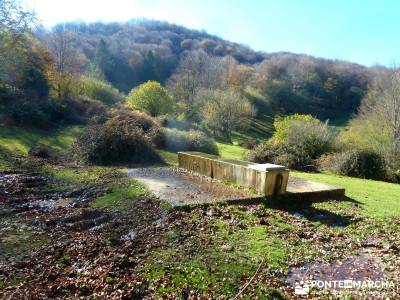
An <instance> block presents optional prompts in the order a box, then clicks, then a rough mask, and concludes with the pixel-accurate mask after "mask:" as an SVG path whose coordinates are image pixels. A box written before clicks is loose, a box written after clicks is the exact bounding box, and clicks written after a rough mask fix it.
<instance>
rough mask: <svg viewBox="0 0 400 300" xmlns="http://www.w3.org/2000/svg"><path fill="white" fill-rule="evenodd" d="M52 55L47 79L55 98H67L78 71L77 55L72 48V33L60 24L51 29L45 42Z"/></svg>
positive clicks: (71, 92)
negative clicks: (51, 64) (52, 59)
mask: <svg viewBox="0 0 400 300" xmlns="http://www.w3.org/2000/svg"><path fill="white" fill-rule="evenodd" d="M46 42H47V45H48V47H49V49H50V50H51V51H52V53H53V55H54V64H53V66H52V68H50V69H49V72H48V73H49V78H50V81H51V83H52V85H53V88H54V91H55V96H56V97H57V98H68V97H70V96H71V95H72V94H73V89H74V83H75V79H76V77H75V76H74V74H75V75H76V74H77V73H78V72H79V70H80V65H79V62H78V53H77V51H76V49H75V47H74V33H73V32H70V31H68V30H66V28H65V26H63V25H62V24H61V25H59V26H56V27H55V28H54V29H53V32H52V34H51V35H50V36H49V37H48V38H47V40H46Z"/></svg>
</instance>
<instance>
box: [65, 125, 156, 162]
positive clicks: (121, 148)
mask: <svg viewBox="0 0 400 300" xmlns="http://www.w3.org/2000/svg"><path fill="white" fill-rule="evenodd" d="M72 149H73V153H74V155H75V157H76V158H77V159H79V160H82V161H84V162H88V163H98V164H114V163H143V162H154V161H160V158H159V156H158V155H157V153H156V152H155V150H154V148H153V145H152V142H151V140H150V138H149V137H148V136H146V135H145V134H144V132H143V130H142V129H141V128H139V127H134V126H129V125H128V124H126V123H123V122H119V121H116V120H115V119H111V120H110V121H108V122H106V123H105V124H101V125H92V126H88V127H87V129H86V130H85V131H84V132H83V133H82V135H81V136H80V137H79V138H78V139H77V141H76V142H75V143H74V145H73V147H72Z"/></svg>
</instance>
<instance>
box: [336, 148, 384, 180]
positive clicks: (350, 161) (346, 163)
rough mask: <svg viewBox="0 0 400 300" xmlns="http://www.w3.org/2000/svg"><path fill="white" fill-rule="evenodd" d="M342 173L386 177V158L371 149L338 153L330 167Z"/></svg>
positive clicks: (370, 177)
mask: <svg viewBox="0 0 400 300" xmlns="http://www.w3.org/2000/svg"><path fill="white" fill-rule="evenodd" d="M328 169H330V170H331V171H333V172H335V173H338V174H340V175H345V176H352V177H360V178H367V179H384V178H385V163H384V159H383V158H382V157H381V156H380V155H379V154H377V153H375V152H373V151H370V150H350V151H346V152H342V153H339V154H336V155H335V156H334V158H333V159H332V163H331V165H330V167H329V168H328Z"/></svg>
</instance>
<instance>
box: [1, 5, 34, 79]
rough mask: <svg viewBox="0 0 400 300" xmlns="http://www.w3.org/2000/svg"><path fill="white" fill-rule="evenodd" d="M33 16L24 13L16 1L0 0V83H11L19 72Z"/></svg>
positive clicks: (30, 13)
mask: <svg viewBox="0 0 400 300" xmlns="http://www.w3.org/2000/svg"><path fill="white" fill-rule="evenodd" d="M34 21H35V15H34V14H33V13H32V12H28V11H25V10H24V9H23V8H22V7H21V6H20V4H19V1H16V0H0V61H1V63H0V82H6V83H13V82H14V81H15V80H16V78H17V77H18V76H19V75H18V74H19V73H20V71H21V64H22V63H23V61H24V58H25V56H24V51H23V50H21V49H26V48H27V47H28V46H27V45H26V44H27V39H26V38H25V35H26V33H28V32H29V30H30V27H31V26H32V25H33V24H34Z"/></svg>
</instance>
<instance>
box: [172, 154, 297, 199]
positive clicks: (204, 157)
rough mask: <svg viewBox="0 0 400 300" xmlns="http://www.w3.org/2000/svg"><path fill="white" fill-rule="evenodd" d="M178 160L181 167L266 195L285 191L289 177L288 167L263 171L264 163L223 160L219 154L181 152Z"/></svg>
mask: <svg viewBox="0 0 400 300" xmlns="http://www.w3.org/2000/svg"><path fill="white" fill-rule="evenodd" d="M178 162H179V167H181V168H184V169H187V170H190V171H192V172H196V173H199V174H202V175H206V176H209V177H211V178H215V179H219V180H222V181H228V182H231V183H235V184H238V185H240V186H243V187H246V188H251V189H254V190H255V191H256V192H257V193H258V194H260V195H265V196H272V195H275V194H283V193H285V192H286V187H287V182H288V179H289V170H288V169H286V168H281V169H274V170H268V171H263V170H261V169H262V165H258V164H254V163H250V162H244V161H238V160H222V159H219V158H218V157H217V156H214V155H208V154H204V153H200V152H179V153H178ZM260 166H261V168H260ZM277 180H281V181H282V183H281V185H280V188H279V190H277V191H275V189H276V188H275V187H276V181H277Z"/></svg>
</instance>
